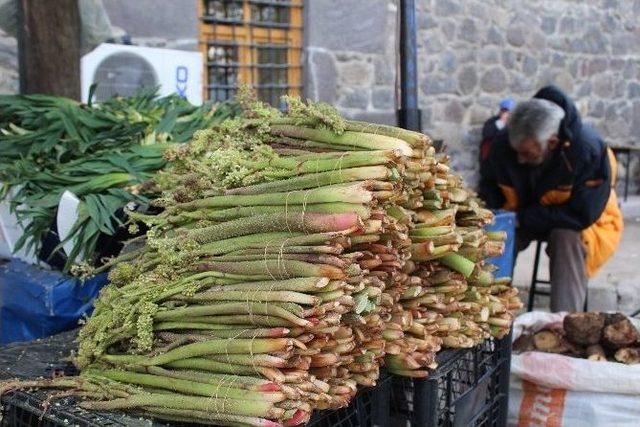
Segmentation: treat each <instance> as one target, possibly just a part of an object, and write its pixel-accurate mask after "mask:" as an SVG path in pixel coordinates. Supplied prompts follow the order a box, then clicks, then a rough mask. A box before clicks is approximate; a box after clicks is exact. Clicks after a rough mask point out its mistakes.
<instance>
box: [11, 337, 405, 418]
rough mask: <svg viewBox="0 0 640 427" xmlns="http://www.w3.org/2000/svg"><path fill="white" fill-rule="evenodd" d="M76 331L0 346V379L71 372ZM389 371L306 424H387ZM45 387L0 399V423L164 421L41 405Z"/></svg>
mask: <svg viewBox="0 0 640 427" xmlns="http://www.w3.org/2000/svg"><path fill="white" fill-rule="evenodd" d="M75 334H76V332H74V331H72V332H65V333H63V334H59V335H56V336H53V337H50V338H46V339H42V340H37V341H33V342H28V343H17V344H13V345H9V346H6V347H4V348H1V349H0V380H3V379H9V378H15V377H18V378H23V379H28V378H35V377H49V378H50V377H51V376H52V375H53V374H54V372H55V371H58V372H59V373H64V374H65V375H73V374H74V373H75V372H74V370H73V367H72V365H70V364H69V363H65V362H64V361H61V360H62V359H63V358H65V357H67V356H68V355H69V354H70V351H71V349H72V348H73V346H74V345H73V340H74V339H75V336H76V335H75ZM391 381H392V379H391V376H390V375H388V374H386V373H385V372H383V373H382V374H381V376H380V380H379V381H378V384H377V385H376V386H375V387H367V388H363V389H361V390H360V391H359V392H358V394H357V395H356V397H355V398H354V399H353V401H352V402H351V404H350V405H349V406H347V407H346V408H342V409H338V410H327V411H318V412H316V413H314V414H313V415H312V417H311V420H310V421H309V423H308V424H307V426H309V427H334V426H339V427H377V426H386V425H388V420H389V410H390V406H389V396H390V393H391ZM50 394H51V390H36V391H17V392H13V393H7V394H5V395H4V396H3V397H2V399H1V401H0V427H27V426H29V427H31V426H41V427H63V426H64V427H69V426H78V427H115V426H133V427H138V426H140V427H142V426H145V427H151V426H152V427H162V426H167V424H164V423H159V422H155V421H152V420H149V419H146V418H141V417H136V416H132V415H128V414H125V413H122V412H94V411H86V410H84V409H82V408H80V407H79V406H78V405H77V400H76V399H74V398H72V397H66V398H62V399H57V400H54V401H53V402H52V404H51V405H49V406H48V407H47V408H46V409H43V402H45V401H46V399H47V396H48V395H50Z"/></svg>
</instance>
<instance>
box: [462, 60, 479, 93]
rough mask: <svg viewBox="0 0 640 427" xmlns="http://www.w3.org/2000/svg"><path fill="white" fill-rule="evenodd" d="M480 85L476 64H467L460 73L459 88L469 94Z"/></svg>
mask: <svg viewBox="0 0 640 427" xmlns="http://www.w3.org/2000/svg"><path fill="white" fill-rule="evenodd" d="M477 85H478V74H477V73H476V67H475V66H465V67H464V68H462V70H460V72H459V73H458V88H459V89H460V92H462V94H464V95H469V94H470V93H472V92H473V91H474V89H475V88H476V86H477Z"/></svg>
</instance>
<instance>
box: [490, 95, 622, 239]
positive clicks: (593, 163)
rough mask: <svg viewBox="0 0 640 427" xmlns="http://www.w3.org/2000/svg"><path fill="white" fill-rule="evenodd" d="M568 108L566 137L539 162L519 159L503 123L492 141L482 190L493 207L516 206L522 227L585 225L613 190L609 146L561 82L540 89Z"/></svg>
mask: <svg viewBox="0 0 640 427" xmlns="http://www.w3.org/2000/svg"><path fill="white" fill-rule="evenodd" d="M534 97H535V98H541V99H546V100H549V101H551V102H554V103H555V104H557V105H559V106H560V107H561V108H562V109H563V110H564V112H565V117H564V119H563V120H562V122H561V123H560V129H559V132H558V136H559V138H560V141H561V143H560V144H559V145H558V147H557V148H556V149H554V150H553V151H552V152H551V154H550V157H549V158H548V159H547V160H545V162H544V163H543V164H542V165H540V166H538V167H528V166H526V165H521V164H519V163H518V159H517V155H516V152H515V150H513V149H512V148H511V146H510V144H509V137H508V134H507V132H506V129H503V130H502V131H501V132H500V133H499V134H498V136H497V137H496V138H495V140H494V142H493V144H492V145H491V150H490V154H489V160H488V161H489V167H488V168H487V170H485V173H484V176H482V177H481V183H480V191H479V192H480V196H481V197H482V198H483V199H484V200H485V201H486V202H487V204H488V205H489V207H491V208H507V209H510V210H515V211H516V212H517V215H518V221H519V224H520V227H523V228H525V229H527V230H529V231H530V232H532V233H534V234H538V235H545V234H547V233H548V232H549V231H550V230H551V229H553V228H569V229H573V230H584V229H586V228H588V227H589V226H590V225H592V224H593V223H594V222H595V221H596V220H597V219H598V218H599V217H600V215H601V214H602V212H603V211H604V208H605V205H606V204H607V201H608V199H609V193H610V191H611V167H610V164H609V159H608V154H607V146H606V144H605V143H604V141H603V140H602V139H601V138H600V136H599V135H598V134H597V133H596V132H595V131H594V130H593V129H592V128H591V127H589V126H587V125H584V124H583V123H582V120H581V119H580V114H579V113H578V110H577V109H576V107H575V105H574V104H573V102H572V101H571V100H570V99H569V98H568V97H567V96H566V95H565V94H564V93H563V92H562V91H561V90H560V89H558V88H557V87H555V86H548V87H545V88H543V89H541V90H540V91H538V93H536V94H535V96H534Z"/></svg>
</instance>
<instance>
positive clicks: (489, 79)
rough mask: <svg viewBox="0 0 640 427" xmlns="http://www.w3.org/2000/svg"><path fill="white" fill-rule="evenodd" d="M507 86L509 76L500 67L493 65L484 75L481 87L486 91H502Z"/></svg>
mask: <svg viewBox="0 0 640 427" xmlns="http://www.w3.org/2000/svg"><path fill="white" fill-rule="evenodd" d="M506 86H507V76H506V74H505V73H504V71H503V70H502V68H499V67H491V68H490V69H488V70H487V71H485V73H484V74H483V75H482V78H481V79H480V87H481V88H482V90H484V91H485V92H490V93H497V92H502V91H503V90H504V89H505V88H506Z"/></svg>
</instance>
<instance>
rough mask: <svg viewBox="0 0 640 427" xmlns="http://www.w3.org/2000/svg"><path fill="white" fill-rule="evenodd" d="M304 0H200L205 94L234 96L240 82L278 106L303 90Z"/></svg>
mask: <svg viewBox="0 0 640 427" xmlns="http://www.w3.org/2000/svg"><path fill="white" fill-rule="evenodd" d="M302 1H303V0H288V1H285V0H201V1H200V2H199V3H200V10H199V13H200V24H199V26H200V28H199V33H200V47H201V50H202V52H203V54H204V55H205V58H206V61H205V64H206V65H205V67H206V70H205V81H206V84H205V98H207V99H210V100H213V101H224V100H226V99H230V98H233V96H234V95H235V93H236V90H237V88H238V85H239V84H247V85H249V86H251V87H252V88H254V90H255V91H256V93H257V94H258V96H259V98H260V99H262V100H263V101H266V102H268V103H270V104H271V105H274V106H278V102H279V100H280V97H281V96H282V95H285V94H289V95H300V94H301V91H302Z"/></svg>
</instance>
